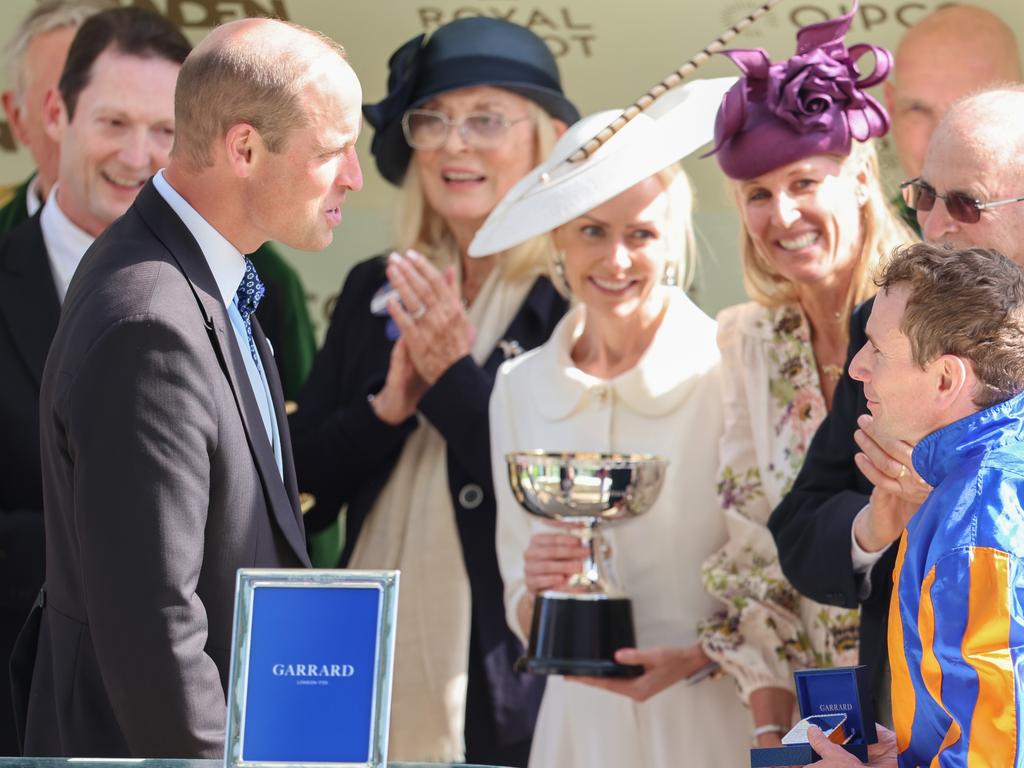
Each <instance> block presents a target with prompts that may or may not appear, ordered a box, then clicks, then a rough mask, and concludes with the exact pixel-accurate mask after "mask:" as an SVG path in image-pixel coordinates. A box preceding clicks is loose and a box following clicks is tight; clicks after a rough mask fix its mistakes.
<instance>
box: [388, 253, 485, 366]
mask: <svg viewBox="0 0 1024 768" xmlns="http://www.w3.org/2000/svg"><path fill="white" fill-rule="evenodd" d="M387 276H388V281H389V282H390V283H391V285H392V286H394V288H395V290H396V291H398V296H399V298H400V299H401V300H400V301H399V300H398V299H392V300H391V301H390V302H389V303H388V311H389V312H390V314H391V317H392V319H394V321H395V324H396V325H397V326H398V330H399V331H400V332H401V334H402V338H403V339H405V342H406V346H407V347H408V348H409V356H410V357H411V359H412V362H413V365H415V366H416V370H417V371H418V372H419V374H420V376H421V377H422V378H423V380H424V381H426V382H427V385H428V386H433V385H434V383H435V382H436V381H437V380H438V379H439V378H441V376H442V375H443V374H444V372H445V371H447V370H448V369H449V368H451V366H452V365H453V364H454V363H455V362H456V361H457V360H460V359H461V358H463V357H465V356H466V355H468V354H469V352H470V350H471V349H472V348H473V339H474V338H475V337H476V330H475V329H474V328H473V326H472V325H471V324H470V322H469V317H468V316H467V315H466V310H465V309H464V308H463V306H462V297H461V296H460V295H459V288H458V284H457V283H458V280H457V278H456V276H455V268H454V267H449V268H447V269H445V271H444V272H443V273H442V272H440V271H439V270H438V269H437V268H436V267H435V266H434V265H433V264H431V263H430V262H429V261H427V259H426V258H425V257H423V256H421V255H420V254H418V253H416V251H406V252H405V254H404V255H402V254H399V253H397V252H395V253H392V254H391V256H389V257H388V267H387Z"/></svg>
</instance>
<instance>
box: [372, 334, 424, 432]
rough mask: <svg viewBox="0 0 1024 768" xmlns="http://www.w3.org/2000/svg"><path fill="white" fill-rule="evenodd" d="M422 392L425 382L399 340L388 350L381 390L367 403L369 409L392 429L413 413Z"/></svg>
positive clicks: (400, 339) (406, 349) (405, 347)
mask: <svg viewBox="0 0 1024 768" xmlns="http://www.w3.org/2000/svg"><path fill="white" fill-rule="evenodd" d="M426 391H427V383H426V382H425V381H424V380H423V379H422V377H421V376H420V375H419V374H418V373H417V372H416V367H415V366H414V365H413V364H412V360H411V359H410V357H409V349H408V347H407V346H406V344H405V340H404V339H402V338H399V339H398V341H396V342H395V346H394V347H393V348H392V349H391V361H390V362H389V363H388V375H387V378H385V380H384V387H383V388H382V389H381V391H380V392H378V393H377V394H376V395H374V396H373V398H372V399H371V400H370V407H371V408H373V412H374V413H376V414H377V418H378V419H380V420H381V421H383V422H384V423H386V424H390V425H392V426H396V425H398V424H401V423H402V422H403V421H405V420H406V419H408V418H409V417H410V416H412V415H413V414H414V413H416V406H417V405H419V402H420V398H421V397H423V394H424V393H425V392H426Z"/></svg>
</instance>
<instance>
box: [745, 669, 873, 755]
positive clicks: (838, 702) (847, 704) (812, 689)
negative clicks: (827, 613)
mask: <svg viewBox="0 0 1024 768" xmlns="http://www.w3.org/2000/svg"><path fill="white" fill-rule="evenodd" d="M793 678H794V680H795V682H796V699H797V705H798V706H799V707H800V717H802V718H803V720H801V721H800V722H799V723H797V724H796V725H795V726H793V728H792V729H791V730H790V732H789V733H787V734H786V735H785V736H784V737H783V739H782V742H783V745H782V746H781V747H764V748H754V749H752V750H750V768H775V767H776V766H788V765H807V764H808V763H814V762H817V761H818V760H820V759H821V758H820V757H819V756H818V755H817V754H816V753H815V752H814V750H812V749H811V745H810V744H808V743H807V738H806V734H807V728H808V727H809V726H810V725H817V726H818V727H819V728H821V730H822V731H824V732H825V735H826V736H828V737H829V739H830V740H831V741H834V742H835V743H837V744H842V745H843V749H845V750H846V751H847V752H849V753H851V754H853V755H856V756H857V757H858V758H859V759H860V760H861V762H867V759H868V744H874V743H875V742H876V741H878V734H877V733H876V732H875V706H874V703H873V702H872V700H871V686H870V685H869V684H868V668H867V667H865V666H864V665H861V666H857V667H832V668H830V669H803V670H800V671H799V672H796V673H795V674H794V675H793Z"/></svg>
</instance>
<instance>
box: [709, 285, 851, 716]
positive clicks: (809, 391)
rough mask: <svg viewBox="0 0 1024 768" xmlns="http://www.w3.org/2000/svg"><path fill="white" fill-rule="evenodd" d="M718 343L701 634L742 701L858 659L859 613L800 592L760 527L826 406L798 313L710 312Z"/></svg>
mask: <svg viewBox="0 0 1024 768" xmlns="http://www.w3.org/2000/svg"><path fill="white" fill-rule="evenodd" d="M718 346H719V349H720V350H721V353H722V380H723V393H724V395H723V396H724V400H725V402H724V406H725V433H724V435H723V436H722V439H721V443H720V445H719V471H718V496H719V502H720V504H721V507H722V511H723V514H724V515H725V521H726V528H727V531H728V536H729V539H728V542H727V543H726V545H725V546H724V547H722V548H721V549H720V550H718V551H717V552H716V553H714V554H713V555H712V556H711V557H709V558H708V559H707V560H706V561H705V562H704V567H703V576H704V584H705V587H706V588H707V590H708V591H709V592H710V593H711V594H712V595H713V596H714V597H716V598H717V599H719V600H720V601H721V602H722V604H723V610H722V611H721V612H720V613H719V614H718V615H716V616H715V617H714V618H712V619H709V620H705V621H704V622H702V624H701V628H700V634H701V640H702V643H703V645H704V650H705V652H706V653H707V654H708V655H709V656H711V657H712V658H714V659H715V660H716V661H718V662H719V663H720V664H721V665H722V667H723V668H724V669H725V670H726V671H727V672H729V673H730V674H731V675H732V676H733V677H734V678H735V679H736V680H737V681H738V683H739V687H740V693H741V695H742V697H743V700H744V701H746V700H747V699H748V698H749V696H750V694H751V692H753V691H755V690H757V689H758V688H764V687H777V688H788V689H791V690H792V688H793V675H792V672H793V671H794V670H796V669H803V668H807V667H823V666H846V665H852V664H856V663H857V627H858V612H857V611H856V610H849V609H844V608H836V607H833V606H827V605H822V604H820V603H815V602H814V601H812V600H808V599H807V598H805V597H803V596H801V595H799V594H798V593H797V592H796V591H795V590H794V589H793V587H792V586H790V584H789V582H788V581H786V578H785V577H784V576H783V575H782V570H781V568H780V566H779V559H778V554H777V552H776V549H775V542H774V541H773V540H772V536H771V533H770V532H769V531H768V528H767V522H768V517H769V515H770V514H771V512H772V510H773V509H774V508H775V506H776V505H777V504H778V503H779V501H780V500H781V499H782V497H783V496H784V495H785V494H786V492H787V491H789V489H790V486H792V484H793V481H794V479H795V478H796V475H797V472H799V470H800V466H801V465H802V464H803V461H804V456H805V455H806V453H807V448H808V446H809V445H810V442H811V438H813V437H814V433H815V431H816V430H817V428H818V425H819V424H820V423H821V421H822V420H823V419H824V418H825V413H826V410H825V399H824V397H823V396H822V394H821V383H820V381H819V378H818V370H817V367H816V365H815V361H814V352H813V350H812V347H811V336H810V326H809V325H808V323H807V320H806V318H805V317H804V315H803V313H802V312H801V310H800V308H799V306H797V305H793V304H789V305H784V306H782V307H778V308H773V309H769V308H766V307H763V306H761V305H759V304H754V303H748V304H741V305H739V306H736V307H730V308H729V309H726V310H724V311H723V312H722V313H721V314H720V315H719V316H718Z"/></svg>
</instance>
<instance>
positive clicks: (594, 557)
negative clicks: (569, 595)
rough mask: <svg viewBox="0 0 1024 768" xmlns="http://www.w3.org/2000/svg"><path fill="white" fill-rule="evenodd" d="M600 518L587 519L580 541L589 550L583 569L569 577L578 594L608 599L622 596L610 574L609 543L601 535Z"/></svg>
mask: <svg viewBox="0 0 1024 768" xmlns="http://www.w3.org/2000/svg"><path fill="white" fill-rule="evenodd" d="M600 523H601V520H600V518H594V517H590V518H586V519H585V520H584V521H583V528H582V530H581V531H580V533H579V537H580V541H581V542H582V543H583V546H585V547H586V548H587V554H586V556H585V557H584V558H583V568H582V570H581V571H580V572H579V573H574V574H573V575H572V576H570V577H569V587H570V588H571V589H572V590H573V591H576V592H586V593H600V594H602V595H607V596H608V597H619V596H622V594H623V593H622V590H620V589H619V588H618V587H617V586H616V585H615V582H614V581H613V580H612V579H611V577H610V573H609V570H610V569H609V564H608V555H609V554H610V549H609V547H608V543H607V542H606V541H605V540H604V536H602V535H601V525H600Z"/></svg>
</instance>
